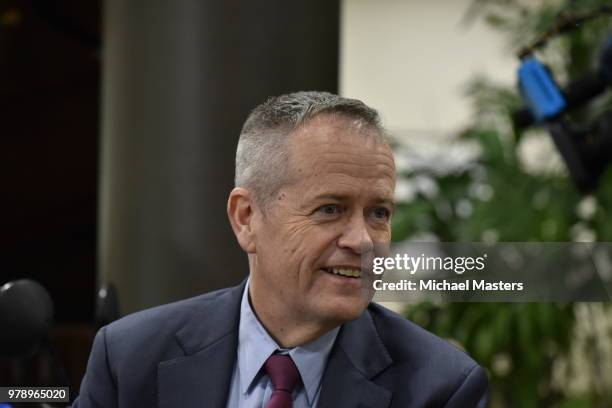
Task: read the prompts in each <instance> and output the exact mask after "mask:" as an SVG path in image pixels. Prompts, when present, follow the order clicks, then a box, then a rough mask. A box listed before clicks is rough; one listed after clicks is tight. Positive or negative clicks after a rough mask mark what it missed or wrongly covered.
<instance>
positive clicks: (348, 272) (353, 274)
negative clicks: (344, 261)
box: [322, 267, 361, 279]
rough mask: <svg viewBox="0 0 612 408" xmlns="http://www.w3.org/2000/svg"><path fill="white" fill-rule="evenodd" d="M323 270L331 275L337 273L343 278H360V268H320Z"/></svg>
mask: <svg viewBox="0 0 612 408" xmlns="http://www.w3.org/2000/svg"><path fill="white" fill-rule="evenodd" d="M322 269H323V270H324V271H325V272H327V273H331V274H332V275H339V276H343V277H345V278H353V279H359V278H361V269H356V268H350V267H331V268H322Z"/></svg>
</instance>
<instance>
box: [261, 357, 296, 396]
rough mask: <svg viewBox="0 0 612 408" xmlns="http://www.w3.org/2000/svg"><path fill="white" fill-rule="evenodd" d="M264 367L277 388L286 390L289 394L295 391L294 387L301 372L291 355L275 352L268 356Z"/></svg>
mask: <svg viewBox="0 0 612 408" xmlns="http://www.w3.org/2000/svg"><path fill="white" fill-rule="evenodd" d="M264 367H265V369H266V373H268V376H269V377H270V381H272V385H273V386H274V389H275V390H282V391H286V392H288V393H289V394H291V393H292V392H293V388H294V387H295V385H296V384H297V382H298V379H299V378H300V373H299V371H298V369H297V367H296V366H295V363H294V362H293V360H292V359H291V357H289V356H288V355H282V354H273V355H271V356H270V357H268V359H267V360H266V363H265V364H264Z"/></svg>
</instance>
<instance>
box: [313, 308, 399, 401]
mask: <svg viewBox="0 0 612 408" xmlns="http://www.w3.org/2000/svg"><path fill="white" fill-rule="evenodd" d="M392 363H393V361H392V359H391V357H390V356H389V352H388V351H387V349H386V347H385V346H384V344H383V343H382V341H381V340H380V337H379V336H378V333H377V331H376V327H375V326H374V322H373V321H372V317H371V315H370V313H369V311H367V310H366V311H365V312H364V313H363V314H362V315H361V317H359V319H357V320H355V321H352V322H350V323H347V324H345V325H344V326H343V327H342V329H341V330H340V333H339V334H338V340H337V341H336V344H335V345H334V348H333V350H332V352H331V354H330V356H329V361H328V363H327V369H326V370H325V374H324V375H323V380H322V387H321V397H320V399H319V406H320V407H339V408H342V407H347V408H348V407H350V408H355V407H359V408H366V407H367V408H387V407H388V406H389V405H390V403H391V397H392V395H391V391H389V390H387V389H385V388H383V387H381V386H379V385H377V384H375V383H374V382H373V381H371V379H372V378H373V377H374V376H376V375H377V374H379V373H381V372H382V371H383V370H385V369H386V368H388V367H389V366H390V365H391V364H392Z"/></svg>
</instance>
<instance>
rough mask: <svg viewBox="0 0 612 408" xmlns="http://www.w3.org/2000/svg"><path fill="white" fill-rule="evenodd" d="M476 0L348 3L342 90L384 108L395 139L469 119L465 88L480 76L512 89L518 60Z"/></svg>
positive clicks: (447, 129)
mask: <svg viewBox="0 0 612 408" xmlns="http://www.w3.org/2000/svg"><path fill="white" fill-rule="evenodd" d="M470 4H471V0H429V1H425V0H343V2H342V13H341V16H342V22H341V37H340V45H341V49H340V92H341V94H342V95H344V96H348V97H355V98H359V99H363V100H364V101H366V102H367V103H368V104H370V105H372V106H373V107H375V108H378V109H379V110H380V111H381V113H382V114H383V118H384V120H385V124H386V125H387V127H388V128H389V129H390V130H391V131H392V132H394V133H395V134H396V135H397V134H399V135H400V136H401V135H404V136H405V137H412V136H413V135H415V134H416V135H417V137H418V134H430V135H431V134H441V135H449V134H452V133H453V132H454V131H455V130H457V129H458V128H460V127H461V126H462V124H465V123H467V121H469V112H470V110H469V109H470V107H469V104H468V103H467V101H466V100H465V98H463V97H462V87H463V86H464V85H465V84H466V81H467V80H468V79H469V78H470V77H471V76H473V75H474V74H476V73H483V74H486V75H487V76H488V77H490V78H492V79H495V80H497V81H501V82H504V83H508V84H513V83H514V82H515V79H514V77H515V70H516V68H517V65H518V62H517V60H516V58H514V56H513V55H512V54H511V53H510V52H509V51H508V50H507V48H506V45H505V44H504V42H503V40H502V38H501V37H500V36H499V35H498V34H497V33H496V32H494V31H492V30H491V29H489V28H488V27H486V26H484V24H482V23H477V24H474V25H472V26H470V27H467V26H465V25H463V24H462V19H463V16H464V14H465V12H466V10H467V9H468V6H469V5H470Z"/></svg>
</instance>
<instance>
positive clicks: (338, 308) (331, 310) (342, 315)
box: [325, 299, 369, 325]
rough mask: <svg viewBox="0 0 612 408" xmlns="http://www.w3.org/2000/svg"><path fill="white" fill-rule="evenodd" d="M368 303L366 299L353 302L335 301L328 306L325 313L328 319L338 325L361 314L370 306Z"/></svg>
mask: <svg viewBox="0 0 612 408" xmlns="http://www.w3.org/2000/svg"><path fill="white" fill-rule="evenodd" d="M368 303H369V302H366V301H364V299H360V300H358V301H355V300H353V301H352V302H334V303H332V304H331V305H329V306H328V307H326V312H327V313H325V315H326V317H327V320H330V321H333V322H335V324H336V325H340V324H343V323H348V322H350V321H352V320H355V319H357V318H359V316H361V314H362V313H363V311H364V310H365V309H366V308H367V307H368Z"/></svg>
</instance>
